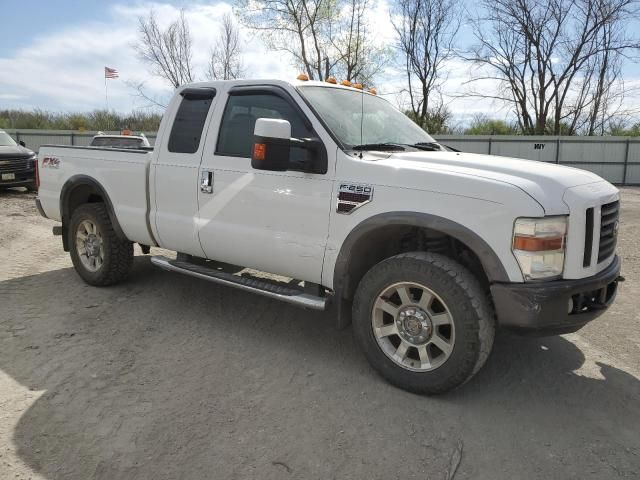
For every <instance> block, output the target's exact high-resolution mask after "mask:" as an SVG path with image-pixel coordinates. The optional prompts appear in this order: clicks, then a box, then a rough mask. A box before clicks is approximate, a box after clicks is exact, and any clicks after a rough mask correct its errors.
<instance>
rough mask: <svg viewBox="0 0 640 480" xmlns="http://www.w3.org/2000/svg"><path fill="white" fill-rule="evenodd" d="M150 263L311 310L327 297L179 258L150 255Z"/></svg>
mask: <svg viewBox="0 0 640 480" xmlns="http://www.w3.org/2000/svg"><path fill="white" fill-rule="evenodd" d="M151 263H153V264H154V265H156V266H158V267H160V268H162V269H164V270H168V271H170V272H178V273H184V274H185V275H190V276H192V277H196V278H201V279H203V280H208V281H210V282H214V283H219V284H221V285H226V286H229V287H235V288H239V289H240V290H246V291H248V292H253V293H257V294H258V295H263V296H265V297H270V298H275V299H277V300H281V301H283V302H287V303H292V304H294V305H299V306H301V307H306V308H311V309H313V310H325V309H326V307H327V301H328V298H327V297H319V296H315V295H310V294H308V293H304V292H303V291H302V290H299V289H296V288H291V287H287V286H283V285H275V284H273V283H270V282H268V281H266V280H263V279H260V278H256V277H241V276H238V275H233V274H231V273H227V272H221V271H219V270H216V269H213V268H208V267H206V266H202V265H196V264H193V263H189V262H184V261H181V260H171V259H170V258H167V257H163V256H153V257H151Z"/></svg>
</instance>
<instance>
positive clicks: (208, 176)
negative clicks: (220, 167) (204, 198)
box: [200, 170, 213, 193]
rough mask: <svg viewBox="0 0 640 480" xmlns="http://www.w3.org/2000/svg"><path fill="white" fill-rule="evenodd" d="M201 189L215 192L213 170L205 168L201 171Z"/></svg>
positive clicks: (204, 191)
mask: <svg viewBox="0 0 640 480" xmlns="http://www.w3.org/2000/svg"><path fill="white" fill-rule="evenodd" d="M200 191H201V192H202V193H213V172H212V171H211V170H203V171H202V172H201V173H200Z"/></svg>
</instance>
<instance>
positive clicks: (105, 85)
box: [104, 73, 109, 112]
mask: <svg viewBox="0 0 640 480" xmlns="http://www.w3.org/2000/svg"><path fill="white" fill-rule="evenodd" d="M104 105H105V108H106V109H107V112H108V111H109V95H108V94H107V74H106V73H105V74H104Z"/></svg>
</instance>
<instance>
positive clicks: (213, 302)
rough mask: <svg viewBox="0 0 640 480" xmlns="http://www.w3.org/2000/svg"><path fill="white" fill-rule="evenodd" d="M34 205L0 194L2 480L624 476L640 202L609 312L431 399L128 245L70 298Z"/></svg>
mask: <svg viewBox="0 0 640 480" xmlns="http://www.w3.org/2000/svg"><path fill="white" fill-rule="evenodd" d="M33 198H34V197H33V195H32V194H27V193H23V192H20V191H18V190H15V191H5V192H0V479H26V478H33V479H65V480H76V479H77V480H86V479H93V478H97V479H108V480H112V479H154V480H159V479H178V478H179V479H205V478H206V479H261V480H262V479H289V478H296V479H334V478H335V479H365V478H366V479H385V480H390V479H423V480H424V479H449V478H451V477H452V476H455V478H456V479H492V480H495V479H522V478H527V479H530V478H544V479H567V478H576V479H585V478H598V479H610V478H618V477H621V478H638V477H639V476H640V381H639V379H640V328H638V325H639V320H640V300H639V294H640V242H639V240H638V239H640V190H638V189H635V190H634V189H625V190H624V191H623V210H622V222H621V230H620V249H619V250H620V254H621V256H622V258H623V274H624V276H625V277H626V279H627V281H626V283H624V284H622V286H621V288H620V293H619V297H618V300H617V302H616V303H615V305H614V306H613V307H612V308H611V309H610V310H609V311H608V312H607V313H606V314H605V315H604V316H603V317H601V318H600V319H598V320H596V321H595V322H593V323H592V324H591V325H589V326H588V327H586V328H584V329H583V330H581V331H580V332H578V333H577V334H572V335H566V336H562V337H552V338H522V337H518V336H513V335H510V334H507V333H502V334H500V335H499V337H498V339H497V344H496V347H495V350H494V352H493V354H492V356H491V358H490V359H489V361H488V363H487V365H486V366H485V368H484V369H483V370H482V371H481V372H480V373H479V374H478V375H477V376H476V377H475V378H474V379H473V380H472V381H471V382H470V383H468V384H467V385H465V386H464V387H463V388H461V389H458V390H457V391H455V392H453V393H450V394H448V395H444V396H439V397H432V398H429V397H421V396H417V395H412V394H409V393H406V392H404V391H401V390H398V389H396V388H394V387H392V386H390V385H388V384H387V383H385V382H384V381H383V380H382V379H381V378H380V377H378V376H377V375H376V374H375V373H374V372H373V371H372V369H371V368H369V366H368V364H367V363H366V361H365V359H364V357H363V356H362V355H361V354H360V352H359V351H358V350H357V348H356V347H355V345H354V342H353V340H352V336H351V332H350V330H347V331H343V332H340V331H337V330H335V329H334V327H333V322H332V320H333V319H332V318H331V315H330V314H327V313H319V312H309V311H305V310H301V309H299V308H296V307H293V306H287V305H285V304H282V303H278V302H276V301H273V300H269V299H265V298H262V297H259V296H255V295H251V294H248V293H243V292H240V291H236V290H233V289H229V288H225V287H219V286H215V285H213V284H210V283H207V282H203V281H199V280H197V279H193V278H189V277H185V276H181V275H178V274H174V273H169V272H164V271H161V270H158V269H156V268H154V267H153V266H152V265H151V264H150V262H149V258H148V257H147V256H143V255H142V254H141V252H140V251H138V250H137V251H136V254H137V255H138V256H137V257H136V261H135V267H134V271H133V274H132V276H131V278H130V280H129V281H127V282H126V283H124V284H122V285H119V286H115V287H110V288H93V287H89V286H87V285H85V284H84V283H83V282H82V281H81V280H80V278H79V277H78V276H77V275H76V274H75V272H74V270H73V269H72V268H71V262H70V260H69V257H68V255H67V254H65V253H64V252H63V251H62V245H61V242H60V238H59V237H53V236H52V235H51V226H52V225H53V223H52V222H50V221H48V220H46V219H43V218H41V217H39V216H38V214H37V212H36V210H35V208H34V203H33ZM152 253H153V252H152ZM456 465H457V470H456Z"/></svg>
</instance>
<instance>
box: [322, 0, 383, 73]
mask: <svg viewBox="0 0 640 480" xmlns="http://www.w3.org/2000/svg"><path fill="white" fill-rule="evenodd" d="M370 8H371V0H347V1H346V6H345V8H344V9H343V10H342V13H341V15H340V18H339V19H338V21H337V25H338V26H337V28H336V32H335V34H334V35H333V38H332V45H333V47H334V55H335V57H336V58H337V62H336V66H335V69H334V71H333V72H332V73H334V74H335V75H339V76H340V77H341V78H344V79H345V80H348V81H349V82H359V83H362V84H366V85H370V84H371V83H372V82H373V78H374V77H375V76H376V75H377V74H378V73H380V71H381V70H382V68H383V67H384V66H385V65H386V64H387V63H388V58H387V57H388V52H387V49H386V48H385V47H384V46H381V45H377V44H376V43H375V42H374V41H373V40H372V34H371V28H370V26H369V22H368V20H367V13H368V12H369V10H370Z"/></svg>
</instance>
